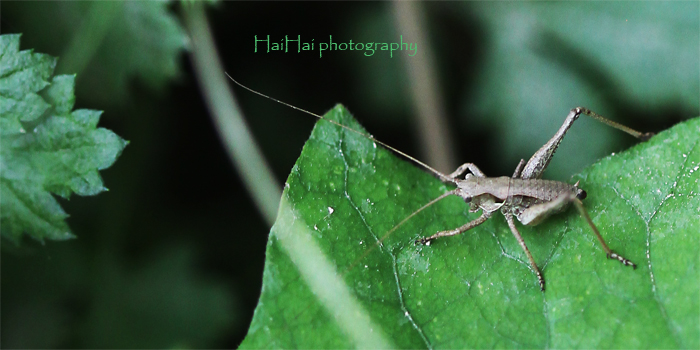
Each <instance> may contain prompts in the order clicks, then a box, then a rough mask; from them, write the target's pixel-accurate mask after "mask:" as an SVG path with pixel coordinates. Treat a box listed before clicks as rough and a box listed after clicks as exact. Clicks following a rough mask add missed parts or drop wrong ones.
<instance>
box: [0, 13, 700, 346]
mask: <svg viewBox="0 0 700 350" xmlns="http://www.w3.org/2000/svg"><path fill="white" fill-rule="evenodd" d="M96 4H97V3H96V2H14V1H3V2H2V13H1V15H2V21H0V26H1V30H2V33H23V36H22V47H23V48H33V49H35V50H36V51H37V52H43V53H48V54H50V55H51V56H54V57H56V56H58V57H60V58H59V61H58V62H59V63H58V69H59V73H61V72H60V69H62V67H64V66H63V65H64V64H67V63H66V62H63V61H62V59H64V58H65V59H68V58H70V57H71V55H73V56H72V57H77V62H78V63H80V62H81V60H82V61H84V62H83V64H84V67H85V68H84V70H83V71H82V72H80V74H78V76H77V80H76V91H75V92H76V96H77V98H76V108H78V109H79V108H90V109H98V110H104V111H105V113H104V115H103V117H102V119H101V120H100V123H101V125H103V126H104V127H107V128H109V129H111V130H114V131H115V132H116V133H117V134H118V135H122V136H123V137H124V138H126V139H128V140H129V141H130V146H129V150H128V152H125V153H124V154H123V155H122V157H121V158H120V161H119V162H117V163H116V164H115V165H114V166H112V167H111V168H110V169H108V170H107V171H104V172H102V173H101V175H102V176H103V179H104V183H105V184H106V186H107V187H109V188H110V191H109V192H107V193H103V194H101V195H100V196H96V197H86V198H82V197H81V198H73V199H72V200H71V201H66V200H64V199H62V198H57V201H58V202H59V203H60V204H61V206H63V207H64V208H66V211H67V212H69V213H71V214H72V216H71V217H70V218H68V220H67V221H68V224H69V225H70V227H71V229H72V230H73V232H74V233H75V234H76V235H77V236H78V237H79V239H76V240H72V241H69V242H62V243H55V242H53V243H48V244H47V245H46V246H39V245H37V244H34V242H32V241H29V242H26V240H25V242H23V244H22V247H21V248H13V247H11V246H10V245H7V244H6V245H3V247H2V249H3V254H2V264H1V269H2V271H1V272H2V275H3V287H4V288H3V307H2V309H1V310H0V312H1V313H2V314H1V315H0V316H2V320H3V322H2V325H1V327H2V329H0V331H1V332H0V334H1V339H0V341H2V344H3V345H4V346H5V347H15V348H37V347H41V348H51V347H64V348H75V347H113V346H117V345H118V346H120V347H125V348H128V347H138V348H143V347H149V346H155V347H168V346H171V347H179V346H182V347H187V346H192V347H227V348H230V347H235V346H237V345H238V344H239V343H240V341H241V340H242V339H243V338H244V336H245V334H246V332H247V331H248V326H249V324H250V320H251V319H252V317H253V310H254V308H255V306H256V305H257V301H258V298H259V297H260V287H261V284H262V271H263V263H264V258H265V257H264V251H265V246H266V238H267V237H266V234H267V233H268V231H269V227H266V226H265V224H264V223H263V220H262V219H261V217H260V216H259V214H258V213H256V212H255V211H254V207H253V205H252V203H251V201H250V200H249V198H248V194H247V193H246V192H245V191H244V190H243V188H242V185H241V183H240V181H239V179H238V175H237V174H235V172H234V171H233V170H232V169H233V168H232V166H231V165H230V163H229V160H228V159H227V157H226V154H225V152H224V151H223V149H222V147H221V145H220V142H219V140H218V136H217V134H216V130H215V129H214V127H213V126H212V123H211V121H210V120H209V119H208V116H207V111H206V108H205V107H204V104H203V103H202V99H201V97H200V92H199V91H198V90H197V86H196V84H195V82H194V80H195V78H194V76H193V73H192V69H191V67H190V63H189V60H187V59H182V58H181V56H180V54H181V53H182V52H183V49H184V48H187V47H188V46H189V45H188V43H187V39H186V36H184V35H183V32H182V29H180V24H179V20H178V19H177V13H178V11H182V9H181V7H180V6H178V5H176V3H166V2H142V1H141V2H126V3H124V2H115V3H103V2H100V3H99V4H98V5H96ZM421 6H423V9H424V11H423V12H424V14H425V18H426V20H427V23H428V36H429V37H430V39H431V40H432V43H431V46H432V47H433V48H434V49H435V55H434V56H435V57H436V59H437V61H438V67H437V68H438V72H439V74H440V76H439V77H438V78H439V79H438V81H439V82H440V85H441V87H442V89H441V90H442V91H441V93H443V94H444V96H445V101H446V103H447V106H446V107H447V108H446V110H447V112H448V115H450V116H451V117H452V119H451V120H450V121H451V123H452V125H453V127H452V128H451V132H453V133H454V135H453V136H455V139H457V140H458V142H459V144H457V145H455V148H456V149H457V150H458V151H461V155H460V157H459V159H460V160H462V161H470V162H474V163H476V164H478V165H479V166H480V167H481V169H482V170H484V171H485V172H486V173H487V174H489V175H493V176H496V175H503V174H510V173H512V170H513V167H514V166H515V165H516V164H517V160H519V158H527V157H529V156H530V155H531V154H532V152H533V151H534V150H535V149H537V148H538V147H540V146H541V145H542V144H543V143H544V142H545V141H546V139H548V138H549V137H551V135H552V134H553V132H554V131H555V130H556V129H557V128H558V127H559V125H561V123H562V122H563V119H564V117H565V115H566V113H567V112H568V111H569V110H570V109H571V108H572V107H574V106H577V105H584V106H586V107H589V108H591V109H593V110H594V111H596V112H599V113H601V114H602V115H604V116H606V117H609V118H611V119H613V120H616V121H620V122H623V123H625V124H628V125H630V126H632V127H634V128H636V129H638V130H641V131H660V130H663V129H665V128H668V127H670V126H672V125H673V124H675V123H677V122H679V121H681V120H684V119H688V118H691V117H695V116H697V115H698V114H700V111H698V107H697V106H698V104H699V103H698V97H697V96H698V93H697V92H698V90H700V89H699V88H698V86H699V84H700V83H698V82H697V76H698V69H699V68H698V67H700V63H699V58H698V57H697V52H699V51H700V48H699V45H700V44H698V42H699V40H697V35H698V34H697V33H698V32H700V25H699V24H698V19H697V13H698V3H697V2H669V3H659V2H649V3H639V2H632V3H627V2H623V3H614V2H611V3H607V2H596V3H585V2H584V3H580V2H578V3H546V2H545V3H522V4H521V3H496V4H494V3H487V2H470V3H423V4H421ZM391 10H392V8H391V4H390V3H370V2H362V3H355V2H353V3H349V2H304V3H288V2H277V3H274V4H270V3H257V2H222V3H220V6H217V7H216V8H213V9H211V10H210V11H209V15H210V20H211V24H212V27H213V31H214V33H213V35H214V37H215V39H216V41H217V48H218V49H219V51H220V54H221V60H222V62H224V63H225V64H226V66H227V70H228V72H229V73H230V74H231V75H232V76H233V77H235V78H236V79H237V80H239V81H241V82H242V83H244V84H246V85H249V86H251V87H252V88H255V89H257V90H259V91H261V92H263V93H266V94H269V95H271V96H273V97H276V98H279V99H281V100H284V101H286V102H289V103H292V104H294V105H296V106H299V107H302V108H305V109H307V110H309V111H312V112H316V113H321V112H323V111H325V110H328V109H329V108H331V107H332V106H333V105H334V104H335V103H336V102H342V103H343V104H344V105H346V106H348V109H350V110H351V111H352V112H353V113H354V115H355V116H356V117H358V119H360V121H361V122H362V123H363V125H365V126H366V127H367V130H369V131H370V132H371V133H372V134H373V135H375V136H377V138H378V139H380V140H382V141H385V142H388V143H389V144H391V145H393V146H396V147H398V148H399V149H401V150H403V151H406V152H408V153H409V154H418V153H419V150H418V149H417V148H416V146H415V145H414V144H413V140H414V136H415V135H413V130H414V128H413V127H412V126H411V121H412V109H411V107H410V104H409V103H408V101H409V97H408V94H407V91H408V89H407V88H406V81H407V80H406V79H405V73H404V71H403V69H404V68H403V64H402V61H401V59H402V58H400V57H397V56H395V57H394V58H388V57H387V56H383V55H379V54H375V55H374V56H371V57H366V56H363V55H362V54H361V53H360V54H359V55H357V53H356V52H355V53H351V52H332V53H328V54H327V55H326V54H324V56H323V58H318V55H313V54H309V55H304V54H297V53H270V54H263V53H254V52H253V36H254V35H259V36H260V35H268V34H269V35H271V36H273V37H276V38H278V39H279V38H280V37H283V36H284V35H285V34H286V35H290V36H291V35H302V37H303V38H305V39H306V40H311V39H315V42H316V43H318V42H320V41H327V40H328V36H329V35H333V38H334V39H336V40H338V41H348V40H350V39H352V40H353V41H355V42H385V41H392V40H397V35H400V34H401V33H396V31H395V29H393V28H394V23H393V19H392V15H391ZM100 13H103V14H102V15H100ZM102 16H104V17H102ZM625 20H627V21H625ZM100 36H101V38H102V39H99V37H100ZM76 38H78V39H80V38H85V39H84V40H83V39H80V40H78V39H76ZM97 39H99V40H97ZM404 39H405V40H410V38H406V37H405V36H404ZM95 43H97V45H95ZM419 44H420V43H419ZM420 47H421V46H419V52H420ZM74 48H75V49H74ZM71 50H74V51H71ZM76 50H77V51H76ZM71 52H74V53H71ZM660 53H661V54H662V55H660ZM66 56H68V57H66ZM570 56H573V57H574V59H569V57H570ZM86 57H88V58H87V59H86ZM564 58H566V59H564ZM76 66H79V65H76ZM66 67H67V66H66ZM173 67H174V68H173ZM64 73H72V72H64ZM177 76H179V77H180V78H179V79H173V77H177ZM154 88H155V89H154ZM500 88H503V89H505V90H498V89H500ZM235 91H236V93H237V95H238V96H236V97H237V98H238V99H239V101H240V103H241V106H242V108H243V111H244V112H245V113H246V115H247V117H248V119H247V121H248V122H249V123H250V125H251V127H252V128H253V130H254V133H255V136H256V138H257V139H258V140H260V142H261V147H262V148H263V151H264V153H265V155H266V156H267V157H268V160H269V161H270V163H271V164H272V167H273V169H274V172H275V175H276V176H277V178H278V179H280V180H281V179H285V178H286V177H287V176H288V174H289V172H290V169H291V168H292V167H293V165H294V163H295V161H296V159H297V157H298V156H299V152H300V148H301V145H302V144H303V143H304V141H305V140H306V139H307V137H308V134H309V130H310V128H311V124H312V123H313V122H314V120H313V119H312V118H310V117H308V116H303V115H300V114H299V113H297V112H294V111H291V110H289V109H288V108H286V107H283V106H279V105H277V104H274V103H272V102H270V101H269V100H264V99H261V98H260V97H259V96H255V95H253V94H248V93H244V92H243V91H240V90H235ZM513 101H516V102H517V103H521V105H518V104H511V103H514V102H513ZM516 118H517V119H516ZM523 135H524V136H523ZM634 142H636V141H635V140H633V139H631V138H630V137H628V136H627V135H624V134H622V133H619V132H617V131H614V130H608V129H607V128H606V127H605V126H600V125H598V123H596V122H592V121H590V120H587V119H586V118H584V119H581V120H580V121H578V122H577V124H576V125H575V126H574V128H573V129H572V130H571V132H570V133H569V135H568V136H567V138H566V140H565V141H564V143H563V145H562V147H561V149H560V151H559V153H558V156H557V157H555V159H554V161H553V162H552V164H551V167H552V170H550V171H548V172H547V173H546V174H545V177H548V178H559V179H562V178H568V176H570V175H571V174H573V173H575V172H578V171H579V170H580V169H583V168H584V167H585V166H587V165H590V164H591V163H593V160H594V159H596V158H598V157H601V156H603V155H605V154H608V153H610V152H616V151H620V150H622V149H624V148H626V147H627V146H629V145H631V144H633V143H634ZM567 148H569V149H568V150H567ZM427 161H428V163H429V162H430V161H429V160H427ZM416 204H418V203H416ZM421 204H422V203H421ZM593 210H595V206H594V208H593ZM457 219H459V217H456V218H455V220H457ZM594 220H595V218H594ZM427 229H430V227H425V228H424V230H427ZM538 229H539V228H538ZM537 237H540V236H539V235H534V236H531V237H530V239H535V242H537ZM548 237H551V236H548ZM547 239H549V238H547ZM542 240H546V239H545V238H542ZM173 241H175V242H177V244H175V245H173ZM504 241H505V240H504ZM532 245H537V243H532ZM611 245H614V243H613V242H611ZM183 246H184V247H187V248H183ZM164 247H166V248H164ZM167 247H170V248H167ZM543 247H546V245H543ZM543 249H544V248H543ZM169 252H170V253H169ZM190 254H191V255H190ZM183 256H185V257H187V258H184V257H183ZM540 256H545V255H541V254H540ZM596 256H597V255H596ZM592 261H595V263H599V262H600V261H599V259H597V258H596V259H594V260H592ZM610 263H612V262H610ZM154 266H155V267H154ZM164 266H172V270H173V271H176V272H177V273H178V274H180V275H181V276H189V277H188V278H186V279H184V280H177V279H175V277H172V276H171V275H170V277H172V278H169V279H165V278H163V279H162V280H159V279H157V278H155V277H154V278H152V280H153V281H152V283H146V282H143V280H144V279H148V278H150V276H154V275H160V273H158V272H154V271H157V270H161V269H167V267H164ZM521 270H522V271H521V272H522V276H524V277H523V278H524V280H525V281H529V279H528V278H529V277H528V276H529V275H528V271H527V269H525V268H521ZM149 271H150V272H149ZM625 272H627V271H625ZM162 273H163V274H165V273H166V272H162ZM168 273H170V270H168ZM545 273H547V272H545ZM144 276H146V277H144ZM109 280H114V281H115V282H114V284H110V283H107V281H109ZM175 284H177V285H178V287H174V285H175ZM180 284H183V286H180ZM184 285H187V286H184ZM178 288H182V289H181V290H180V292H179V293H175V292H176V290H179V289H178ZM171 289H172V290H173V293H175V294H174V295H184V294H187V293H190V292H186V291H198V292H196V295H197V296H195V297H191V298H189V299H187V298H184V297H181V298H179V299H182V303H183V305H182V307H183V308H189V309H188V310H191V311H192V313H189V314H187V315H189V316H187V317H183V316H177V315H184V314H185V313H183V312H181V309H173V310H172V312H173V313H172V314H170V315H171V316H168V318H171V319H174V320H175V319H177V320H179V321H178V322H177V323H178V324H165V323H163V324H160V323H161V320H164V319H160V320H158V319H154V318H150V317H153V316H152V315H155V314H156V313H159V312H161V311H160V310H163V309H168V310H169V309H170V307H169V305H170V304H168V303H170V301H168V300H170V299H167V298H168V297H167V295H164V294H167V292H164V291H170V290H171ZM120 293H121V294H123V295H125V296H127V295H128V296H129V297H128V298H127V297H124V298H121V300H119V302H115V300H118V299H117V298H116V297H115V295H119V294H120ZM192 293H195V292H192ZM149 294H151V295H153V296H154V297H155V298H153V299H150V298H147V297H145V296H147V295H149ZM136 295H138V296H142V298H138V297H136ZM222 295H223V296H225V299H223V297H222ZM538 295H539V294H538ZM160 296H163V300H164V303H163V304H160V305H158V304H157V303H158V300H160V299H158V297H160ZM206 298H214V299H218V300H219V301H218V302H217V305H221V307H220V309H219V310H213V309H211V308H210V306H209V304H202V303H200V302H199V301H201V300H204V299H206ZM219 298H222V299H219ZM115 304H116V305H118V306H113V305H115ZM147 304H149V305H147ZM154 304H155V305H154ZM200 306H201V309H199V310H200V311H201V312H200V313H199V314H197V313H195V311H194V309H198V308H199V307H200ZM120 307H121V308H120ZM134 310H136V311H134ZM163 312H167V311H163ZM112 313H113V314H114V315H113V316H114V317H110V314H112ZM149 315H151V316H149ZM138 317H144V319H151V320H153V321H152V322H151V324H152V326H154V327H155V325H154V324H155V323H159V325H160V326H162V328H160V329H161V331H158V333H159V334H157V335H154V336H153V338H152V339H150V338H149V337H143V336H142V335H134V336H128V335H124V333H122V335H121V336H117V335H115V334H116V333H117V332H116V331H114V330H120V329H121V330H124V332H126V331H132V329H130V328H129V327H132V326H138V325H139V323H137V322H136V321H135V320H136V318H138ZM125 320H127V321H125ZM227 320H228V321H230V320H234V321H231V322H233V323H227V322H228V321H227ZM129 321H134V323H133V324H126V325H125V322H126V323H129ZM162 322H165V321H162ZM195 325H196V326H195ZM188 326H189V327H192V328H193V329H200V328H199V327H203V328H207V327H208V328H209V329H211V330H212V332H211V333H208V332H205V334H203V336H205V337H207V339H202V338H199V337H196V336H194V335H192V333H188V332H187V331H183V329H187V327H188ZM110 328H112V329H114V330H110ZM214 330H218V331H214ZM117 338H118V339H117ZM185 338H189V339H185ZM164 339H169V340H170V341H165V340H164ZM166 343H169V344H171V345H163V344H166Z"/></svg>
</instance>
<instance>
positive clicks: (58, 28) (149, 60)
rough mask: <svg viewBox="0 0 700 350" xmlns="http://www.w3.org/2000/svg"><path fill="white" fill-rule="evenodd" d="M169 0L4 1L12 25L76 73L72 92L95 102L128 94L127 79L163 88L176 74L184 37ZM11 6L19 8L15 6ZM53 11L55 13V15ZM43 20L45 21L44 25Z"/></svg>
mask: <svg viewBox="0 0 700 350" xmlns="http://www.w3.org/2000/svg"><path fill="white" fill-rule="evenodd" d="M170 3H171V2H170V1H163V0H158V1H64V2H30V3H27V4H21V5H20V4H18V3H13V2H9V3H8V4H7V5H6V6H7V7H8V8H9V11H10V12H11V13H12V14H13V15H15V16H16V17H15V16H13V23H14V24H16V25H22V26H25V27H26V30H24V33H25V34H27V35H28V36H29V35H31V36H32V37H33V40H37V42H36V43H34V42H32V45H36V46H37V47H39V46H41V47H48V48H50V49H52V50H51V51H54V52H57V54H56V55H60V56H61V59H62V60H61V61H60V62H59V66H58V72H59V73H68V74H76V73H77V74H78V86H79V87H78V94H79V95H80V96H81V97H82V98H86V99H88V100H91V101H94V102H95V103H99V104H101V105H114V104H123V103H125V102H127V101H128V100H129V99H130V98H133V96H132V95H133V91H129V86H128V83H129V80H130V79H132V78H135V77H137V78H139V79H140V80H141V81H142V82H143V83H145V84H147V85H148V86H149V87H150V88H152V89H154V90H163V89H164V88H165V86H166V84H167V83H168V82H169V81H171V80H172V79H173V78H176V77H177V76H178V75H179V73H180V58H179V56H180V53H181V52H182V50H183V49H186V48H187V47H188V46H189V44H188V39H187V36H185V33H184V30H183V29H182V27H181V25H180V23H179V22H178V20H177V19H176V18H175V16H174V14H173V13H171V12H170V11H169V10H168V7H169V4H170ZM16 7H20V8H19V9H17V10H15V8H16ZM57 14H58V15H59V16H57ZM47 23H50V25H48V26H47Z"/></svg>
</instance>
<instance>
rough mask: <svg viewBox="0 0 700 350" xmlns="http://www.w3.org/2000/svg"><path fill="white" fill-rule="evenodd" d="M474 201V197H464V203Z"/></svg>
mask: <svg viewBox="0 0 700 350" xmlns="http://www.w3.org/2000/svg"><path fill="white" fill-rule="evenodd" d="M471 201H472V197H464V203H470V202H471Z"/></svg>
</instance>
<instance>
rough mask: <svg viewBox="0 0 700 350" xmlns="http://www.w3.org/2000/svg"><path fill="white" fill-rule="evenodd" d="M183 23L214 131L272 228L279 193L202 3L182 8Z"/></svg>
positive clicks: (280, 193) (280, 194) (278, 187)
mask: <svg viewBox="0 0 700 350" xmlns="http://www.w3.org/2000/svg"><path fill="white" fill-rule="evenodd" d="M183 12H184V18H185V24H186V26H187V28H188V30H189V32H190V35H191V39H192V52H191V57H192V61H193V63H194V70H195V73H196V75H197V81H198V82H199V86H200V88H201V90H202V93H203V94H204V98H205V100H206V104H207V108H208V109H209V113H210V114H211V116H212V118H213V119H214V123H215V125H216V130H217V131H218V132H219V136H220V137H221V139H222V141H223V142H224V144H225V146H226V151H227V152H228V155H229V157H230V158H231V160H232V161H233V164H234V166H235V167H236V170H238V173H239V174H241V176H242V177H243V182H244V184H245V186H246V189H247V190H248V192H249V193H250V194H251V196H252V197H253V201H254V202H255V205H256V206H257V208H258V210H259V211H260V212H261V213H262V215H263V217H264V218H265V221H266V222H267V223H268V224H269V225H272V223H274V221H275V217H276V216H277V206H278V204H279V200H280V197H281V196H282V192H281V190H280V186H279V185H278V184H277V181H276V180H275V178H274V176H273V175H272V172H271V171H270V167H269V166H268V165H267V162H266V161H265V158H264V157H263V154H262V152H261V151H260V149H259V148H258V146H257V144H256V143H255V140H254V139H253V137H252V134H251V132H250V130H249V129H248V126H247V125H246V122H245V120H244V119H243V114H242V113H241V111H240V109H239V107H238V103H237V102H236V100H235V98H234V96H233V92H232V91H231V88H230V86H229V84H228V81H227V80H226V78H225V77H226V76H225V74H224V69H223V67H222V64H221V62H220V61H219V55H218V52H217V51H216V47H215V46H214V40H213V38H212V35H211V29H210V28H209V23H208V22H207V19H206V15H205V13H204V4H202V3H201V2H194V3H191V4H188V5H186V6H184V11H183Z"/></svg>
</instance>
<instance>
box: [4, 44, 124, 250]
mask: <svg viewBox="0 0 700 350" xmlns="http://www.w3.org/2000/svg"><path fill="white" fill-rule="evenodd" d="M0 47H3V48H5V50H3V51H2V53H1V54H0V55H1V56H0V60H1V61H2V62H4V63H6V64H7V65H3V66H2V67H3V74H2V75H1V76H0V102H2V107H0V135H1V136H2V139H1V140H0V146H1V150H0V170H1V174H0V190H1V191H2V196H1V197H0V211H2V217H1V223H2V237H3V238H7V239H10V240H12V241H15V242H17V241H19V239H20V237H21V235H22V233H24V232H26V233H28V234H29V235H30V236H31V237H33V238H34V239H37V240H39V241H43V240H44V239H45V238H48V239H67V238H71V237H72V236H73V235H72V234H71V232H70V229H69V228H68V225H66V223H65V221H64V220H65V218H66V217H67V216H68V215H67V214H66V213H65V212H64V211H63V209H61V206H60V205H59V204H58V202H56V199H54V198H53V196H52V195H51V194H50V192H53V193H55V194H57V195H59V196H61V197H64V198H68V197H70V195H71V193H77V194H79V195H82V196H88V195H94V194H97V193H99V192H102V191H104V190H105V188H104V186H103V185H102V179H101V178H100V175H99V173H98V170H102V169H105V168H107V167H109V166H111V165H112V163H114V161H115V160H116V159H117V157H118V156H119V154H121V151H122V150H123V149H124V147H125V146H126V143H127V142H126V141H124V140H123V139H121V138H120V137H119V136H117V135H116V134H115V133H113V132H112V131H109V130H107V129H104V128H97V127H96V126H97V122H98V120H99V116H100V114H101V113H102V112H100V111H93V110H84V109H81V110H75V111H72V109H73V104H74V102H75V95H74V93H73V87H74V85H75V76H70V75H59V76H55V77H53V78H51V75H52V74H53V68H54V66H55V59H54V58H51V57H49V56H47V55H42V54H35V53H33V52H31V51H29V50H25V51H19V35H2V36H0Z"/></svg>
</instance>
